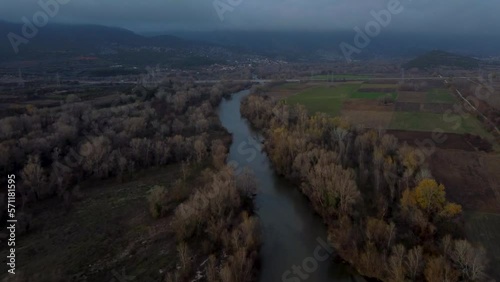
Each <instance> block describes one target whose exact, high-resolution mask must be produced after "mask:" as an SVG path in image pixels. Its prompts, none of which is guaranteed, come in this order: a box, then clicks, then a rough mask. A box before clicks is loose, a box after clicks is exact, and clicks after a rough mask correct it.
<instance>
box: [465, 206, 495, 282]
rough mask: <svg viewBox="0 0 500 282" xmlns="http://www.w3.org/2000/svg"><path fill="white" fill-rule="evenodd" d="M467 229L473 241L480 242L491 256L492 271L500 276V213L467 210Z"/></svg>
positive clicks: (468, 235)
mask: <svg viewBox="0 0 500 282" xmlns="http://www.w3.org/2000/svg"><path fill="white" fill-rule="evenodd" d="M465 231H466V234H467V237H469V239H470V240H471V241H472V242H475V243H480V244H481V245H483V247H484V248H485V249H486V250H487V252H488V255H489V258H490V260H491V261H490V264H489V265H490V272H491V274H492V275H494V276H495V278H497V279H499V278H500V268H499V267H498V266H499V265H500V244H498V242H500V215H499V214H492V213H481V212H465Z"/></svg>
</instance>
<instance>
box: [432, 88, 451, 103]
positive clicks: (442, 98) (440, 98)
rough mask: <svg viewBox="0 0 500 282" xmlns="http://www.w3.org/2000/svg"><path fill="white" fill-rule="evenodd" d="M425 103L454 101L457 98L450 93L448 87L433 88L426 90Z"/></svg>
mask: <svg viewBox="0 0 500 282" xmlns="http://www.w3.org/2000/svg"><path fill="white" fill-rule="evenodd" d="M425 101H426V102H427V103H450V104H452V103H455V102H457V99H456V97H455V96H453V95H451V93H450V91H449V90H448V89H442V88H435V89H431V90H430V91H429V92H427V95H426V100H425Z"/></svg>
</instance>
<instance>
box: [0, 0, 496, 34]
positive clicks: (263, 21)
mask: <svg viewBox="0 0 500 282" xmlns="http://www.w3.org/2000/svg"><path fill="white" fill-rule="evenodd" d="M42 1H50V0H42ZM213 1H214V0H70V2H69V3H68V4H66V5H65V6H63V7H61V11H60V12H59V14H58V15H57V16H56V17H55V18H54V19H53V21H54V22H69V23H93V24H104V25H113V26H122V27H125V28H130V29H132V30H136V31H144V30H148V29H156V30H168V29H181V28H182V29H193V30H204V29H205V30H206V29H322V30H334V29H352V28H353V27H355V26H361V25H364V24H366V23H367V22H368V21H370V20H371V16H370V11H372V10H380V9H383V8H384V7H386V6H387V3H388V2H389V1H390V0H356V1H354V0H220V1H222V2H226V3H227V2H230V1H233V3H235V2H238V1H241V4H239V5H237V6H236V7H234V10H232V11H228V12H226V13H225V14H224V21H220V19H219V17H218V15H217V12H216V10H215V8H214V7H213ZM400 1H401V4H402V5H403V6H404V8H405V10H404V12H403V13H401V14H399V15H397V16H395V17H394V19H393V21H392V22H391V25H390V26H389V27H388V28H390V29H392V30H398V31H408V32H422V31H425V32H429V31H431V32H452V33H453V32H459V33H478V32H480V33H492V34H493V32H494V31H495V30H498V28H500V19H499V18H498V17H497V15H496V13H497V12H498V11H500V1H490V0H476V1H470V0H400ZM2 2H3V3H2V8H1V10H0V18H1V19H4V20H9V21H17V22H18V21H20V19H21V17H23V16H27V17H29V16H30V15H33V13H34V12H36V11H37V10H39V9H40V8H39V6H38V5H37V4H36V2H37V1H34V0H2Z"/></svg>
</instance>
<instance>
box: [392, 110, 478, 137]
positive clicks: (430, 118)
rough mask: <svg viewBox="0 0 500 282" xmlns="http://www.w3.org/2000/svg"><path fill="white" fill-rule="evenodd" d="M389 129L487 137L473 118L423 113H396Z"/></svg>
mask: <svg viewBox="0 0 500 282" xmlns="http://www.w3.org/2000/svg"><path fill="white" fill-rule="evenodd" d="M389 129H399V130H415V131H434V130H439V131H442V132H446V133H461V134H464V133H470V134H474V135H479V136H485V137H486V136H488V133H487V132H486V130H484V129H483V128H482V126H481V124H480V122H479V121H478V120H477V119H475V118H473V117H470V118H463V117H461V116H460V115H452V114H450V115H447V116H446V118H445V117H444V116H443V114H435V113H424V112H396V113H395V114H394V117H393V119H392V122H391V123H390V125H389Z"/></svg>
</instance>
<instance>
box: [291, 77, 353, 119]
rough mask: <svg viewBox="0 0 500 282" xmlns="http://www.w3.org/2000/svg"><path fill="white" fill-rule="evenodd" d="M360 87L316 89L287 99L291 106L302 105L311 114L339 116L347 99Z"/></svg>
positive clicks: (347, 86) (342, 86)
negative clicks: (319, 113)
mask: <svg viewBox="0 0 500 282" xmlns="http://www.w3.org/2000/svg"><path fill="white" fill-rule="evenodd" d="M358 87H359V86H358V85H349V84H346V85H341V86H339V87H335V88H329V87H315V88H311V89H307V90H305V91H303V92H301V93H299V94H297V95H294V96H292V97H290V98H288V99H287V102H288V103H289V104H302V105H304V106H306V108H307V109H308V110H309V111H310V112H311V113H316V112H323V113H327V114H329V115H332V116H334V115H339V114H340V109H341V107H342V104H343V102H344V100H345V99H347V98H349V95H350V94H351V93H353V92H354V91H356V90H357V89H358Z"/></svg>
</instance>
